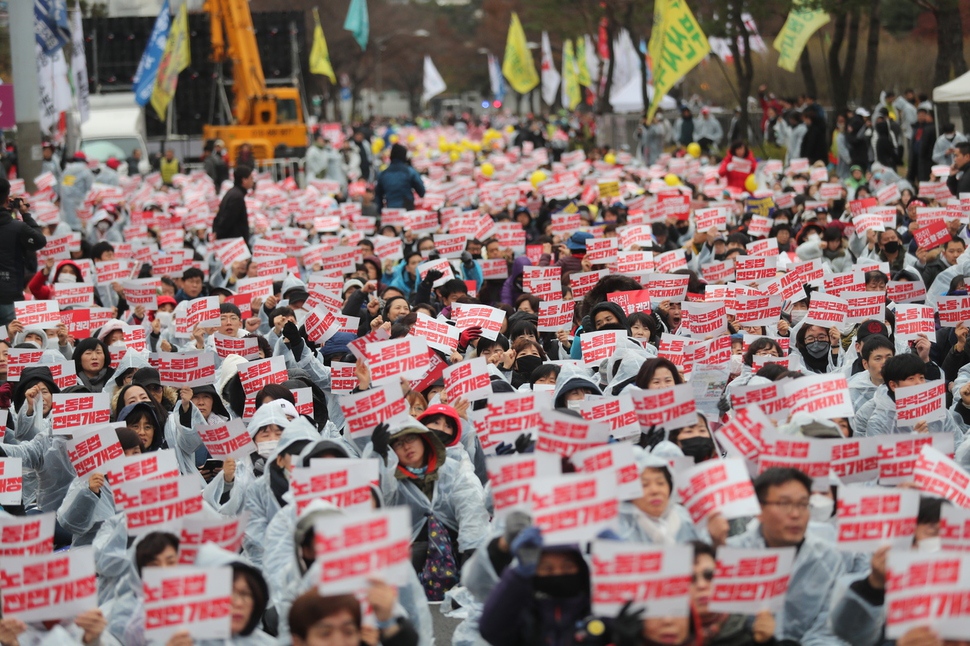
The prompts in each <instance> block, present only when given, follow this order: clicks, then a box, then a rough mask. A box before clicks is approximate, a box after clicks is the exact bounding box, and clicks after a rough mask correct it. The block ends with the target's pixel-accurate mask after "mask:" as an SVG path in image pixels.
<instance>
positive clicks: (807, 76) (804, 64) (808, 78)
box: [798, 44, 818, 100]
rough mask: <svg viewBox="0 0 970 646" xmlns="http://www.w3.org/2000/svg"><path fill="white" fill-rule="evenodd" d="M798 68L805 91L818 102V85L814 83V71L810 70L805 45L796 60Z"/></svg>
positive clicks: (810, 58) (809, 57) (809, 59)
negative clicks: (803, 81)
mask: <svg viewBox="0 0 970 646" xmlns="http://www.w3.org/2000/svg"><path fill="white" fill-rule="evenodd" d="M798 66H799V68H800V69H801V72H802V78H803V79H804V80H805V91H806V92H807V93H808V94H810V95H811V96H812V97H813V98H815V99H816V100H818V83H816V82H815V70H813V69H812V57H811V56H809V55H808V45H807V44H806V45H805V49H803V50H802V55H801V58H799V59H798Z"/></svg>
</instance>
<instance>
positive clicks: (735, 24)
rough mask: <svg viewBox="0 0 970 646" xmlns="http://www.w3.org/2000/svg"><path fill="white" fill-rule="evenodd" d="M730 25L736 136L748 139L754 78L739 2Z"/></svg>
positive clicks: (749, 45) (749, 39)
mask: <svg viewBox="0 0 970 646" xmlns="http://www.w3.org/2000/svg"><path fill="white" fill-rule="evenodd" d="M731 22H732V24H731V26H730V29H728V42H729V46H730V48H731V57H732V58H733V59H734V75H735V76H736V77H737V79H738V97H737V100H738V103H739V106H738V107H739V108H741V118H740V119H739V120H738V122H739V123H738V130H739V132H738V138H739V139H742V140H744V141H747V140H748V129H749V128H748V126H749V119H750V116H749V114H748V96H749V95H750V94H751V81H752V79H753V78H754V65H753V64H752V62H751V36H750V34H749V33H748V29H747V27H746V26H745V24H744V19H743V17H742V15H741V6H740V4H737V5H735V6H734V7H733V8H732V10H731ZM738 37H740V38H741V42H742V43H743V44H744V53H743V54H742V53H741V51H740V49H741V48H740V47H739V46H738ZM727 135H728V144H729V145H730V142H731V140H732V136H731V133H730V132H729V133H727ZM749 145H750V142H749Z"/></svg>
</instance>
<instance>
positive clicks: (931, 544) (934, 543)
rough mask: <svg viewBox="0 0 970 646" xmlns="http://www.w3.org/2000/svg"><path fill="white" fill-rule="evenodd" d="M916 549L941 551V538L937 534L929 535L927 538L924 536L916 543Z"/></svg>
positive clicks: (920, 550)
mask: <svg viewBox="0 0 970 646" xmlns="http://www.w3.org/2000/svg"><path fill="white" fill-rule="evenodd" d="M916 549H917V551H919V552H924V553H926V552H942V551H943V539H942V538H940V537H939V536H930V537H929V538H924V539H923V540H921V541H920V542H919V543H917V544H916Z"/></svg>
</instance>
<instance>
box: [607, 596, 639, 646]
mask: <svg viewBox="0 0 970 646" xmlns="http://www.w3.org/2000/svg"><path fill="white" fill-rule="evenodd" d="M631 604H633V602H632V601H627V602H626V604H625V605H624V606H623V608H622V609H621V610H620V614H619V615H617V616H616V619H614V620H613V643H614V644H615V646H636V645H637V644H640V643H642V642H641V639H642V638H641V635H642V634H643V618H642V617H641V615H642V614H643V609H642V608H641V609H640V610H637V611H636V612H630V605H631Z"/></svg>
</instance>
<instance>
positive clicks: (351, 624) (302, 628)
mask: <svg viewBox="0 0 970 646" xmlns="http://www.w3.org/2000/svg"><path fill="white" fill-rule="evenodd" d="M396 598H397V590H395V588H394V586H390V585H387V584H386V583H383V582H381V581H373V582H372V583H371V588H370V590H369V591H368V594H367V602H368V604H369V605H370V607H371V609H372V610H373V611H374V616H375V617H376V618H377V630H376V631H375V630H374V629H373V628H367V627H363V625H362V622H361V610H360V601H358V600H357V598H356V597H354V595H352V594H344V595H340V596H333V597H323V596H320V593H319V592H318V591H317V590H316V589H313V590H309V591H307V592H304V593H303V594H302V595H300V596H299V597H298V598H297V600H296V601H295V602H294V603H293V607H292V608H290V613H289V616H288V619H289V623H290V633H291V636H292V638H293V646H366V645H367V644H376V643H378V642H377V641H376V640H375V639H379V640H380V641H379V643H380V644H382V645H383V646H417V644H418V635H417V633H415V632H414V628H412V627H411V625H410V624H409V623H408V622H407V620H401V619H395V618H394V616H393V614H392V613H393V610H394V602H395V600H396ZM375 632H376V633H377V634H374V633H375ZM365 637H367V638H368V639H367V641H365Z"/></svg>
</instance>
